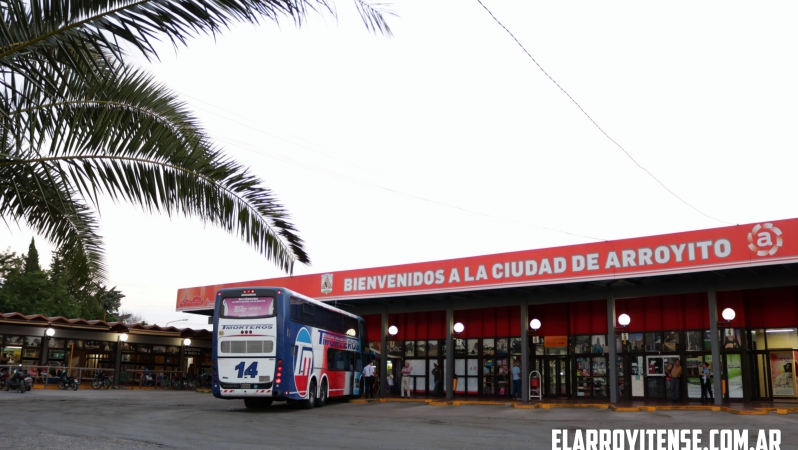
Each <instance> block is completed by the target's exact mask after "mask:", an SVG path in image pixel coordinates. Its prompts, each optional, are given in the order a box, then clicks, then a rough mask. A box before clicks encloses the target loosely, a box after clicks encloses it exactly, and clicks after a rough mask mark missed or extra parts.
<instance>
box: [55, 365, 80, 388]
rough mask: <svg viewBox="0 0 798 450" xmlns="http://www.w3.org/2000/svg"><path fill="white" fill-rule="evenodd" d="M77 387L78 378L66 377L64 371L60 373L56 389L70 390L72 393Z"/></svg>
mask: <svg viewBox="0 0 798 450" xmlns="http://www.w3.org/2000/svg"><path fill="white" fill-rule="evenodd" d="M79 387H80V380H78V377H71V376H68V375H67V373H66V370H62V371H61V373H60V375H59V377H58V389H67V388H72V390H73V391H77V390H78V388H79Z"/></svg>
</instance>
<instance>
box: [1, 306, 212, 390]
mask: <svg viewBox="0 0 798 450" xmlns="http://www.w3.org/2000/svg"><path fill="white" fill-rule="evenodd" d="M211 337H212V335H211V332H210V331H208V330H204V329H200V330H193V329H190V328H176V327H173V326H166V327H161V326H158V325H141V324H132V325H128V324H124V323H122V322H105V321H102V320H85V319H67V318H66V317H60V316H59V317H46V316H43V315H40V314H33V315H24V314H20V313H15V312H12V313H2V314H0V367H8V366H16V365H19V364H22V365H23V366H24V367H25V368H28V367H37V368H41V369H43V370H49V371H50V374H51V375H55V366H57V365H58V364H61V365H62V366H63V367H66V368H68V369H70V370H71V372H72V375H74V376H79V377H81V378H84V379H85V378H86V377H93V376H94V374H95V373H96V370H97V369H106V370H108V372H109V373H110V372H111V371H113V372H112V373H116V374H119V375H120V376H119V377H118V378H117V380H118V381H120V382H132V381H134V380H133V377H134V376H135V375H136V374H139V375H140V373H141V371H142V370H143V369H144V368H145V367H146V368H147V369H148V370H149V371H151V372H153V373H164V374H169V373H173V372H182V371H186V370H187V369H188V368H189V367H192V366H193V368H196V369H200V368H202V369H203V370H205V371H209V370H210V367H211ZM44 368H47V369H44ZM192 370H193V369H192Z"/></svg>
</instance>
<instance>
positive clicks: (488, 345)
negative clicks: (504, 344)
mask: <svg viewBox="0 0 798 450" xmlns="http://www.w3.org/2000/svg"><path fill="white" fill-rule="evenodd" d="M495 346H496V340H495V339H493V338H490V339H483V340H482V354H483V355H484V356H493V354H494V350H495V348H496V347H495Z"/></svg>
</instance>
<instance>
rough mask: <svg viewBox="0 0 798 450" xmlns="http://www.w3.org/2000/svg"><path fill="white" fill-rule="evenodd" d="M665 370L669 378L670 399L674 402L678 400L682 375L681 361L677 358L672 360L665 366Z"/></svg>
mask: <svg viewBox="0 0 798 450" xmlns="http://www.w3.org/2000/svg"><path fill="white" fill-rule="evenodd" d="M665 372H666V373H667V374H668V377H670V380H671V400H673V401H674V402H678V401H679V392H680V391H679V384H680V383H679V382H680V381H681V376H682V363H681V361H679V360H678V359H677V360H676V361H674V362H673V364H671V365H669V366H668V367H667V368H665Z"/></svg>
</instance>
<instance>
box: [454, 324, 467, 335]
mask: <svg viewBox="0 0 798 450" xmlns="http://www.w3.org/2000/svg"><path fill="white" fill-rule="evenodd" d="M463 330H465V325H463V324H462V323H461V322H457V323H456V324H454V332H455V333H462V332H463Z"/></svg>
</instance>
